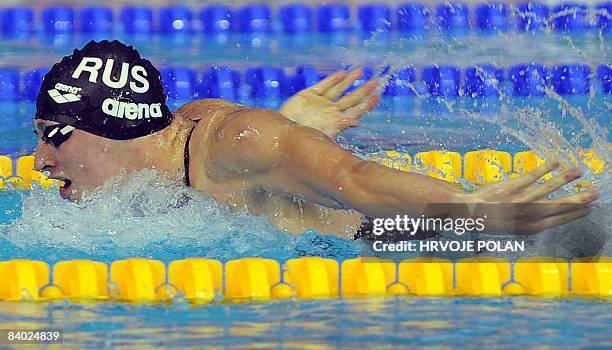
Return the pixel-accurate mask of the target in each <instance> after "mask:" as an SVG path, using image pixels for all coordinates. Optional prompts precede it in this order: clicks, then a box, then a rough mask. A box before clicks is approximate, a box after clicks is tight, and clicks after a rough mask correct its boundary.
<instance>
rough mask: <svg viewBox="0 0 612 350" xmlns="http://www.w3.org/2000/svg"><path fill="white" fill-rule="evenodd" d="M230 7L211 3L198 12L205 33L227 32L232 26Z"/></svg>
mask: <svg viewBox="0 0 612 350" xmlns="http://www.w3.org/2000/svg"><path fill="white" fill-rule="evenodd" d="M232 17H233V13H232V9H231V8H229V7H227V6H223V5H211V6H208V7H206V8H204V9H202V11H201V12H200V20H201V21H202V28H203V30H204V32H205V33H209V34H211V33H227V32H229V31H230V30H231V28H232Z"/></svg>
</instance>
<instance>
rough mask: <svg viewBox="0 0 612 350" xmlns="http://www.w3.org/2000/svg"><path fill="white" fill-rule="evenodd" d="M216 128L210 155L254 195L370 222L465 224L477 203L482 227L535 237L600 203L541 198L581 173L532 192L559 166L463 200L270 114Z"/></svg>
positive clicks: (452, 190)
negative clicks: (400, 218) (264, 192)
mask: <svg viewBox="0 0 612 350" xmlns="http://www.w3.org/2000/svg"><path fill="white" fill-rule="evenodd" d="M221 124H222V125H221V126H220V128H219V129H218V130H217V133H216V134H215V138H216V140H214V142H213V145H212V148H213V150H211V151H212V152H211V154H215V155H216V156H217V157H216V160H217V161H218V164H219V166H220V167H222V168H223V170H224V171H227V172H231V173H234V174H235V173H240V174H244V175H247V176H245V181H246V182H249V183H250V184H251V186H253V189H256V188H265V189H268V190H270V191H272V192H276V193H279V194H287V195H290V196H293V197H297V198H303V199H307V200H310V201H313V202H315V203H319V204H321V205H326V206H330V207H334V206H336V207H342V206H345V207H350V208H353V209H355V210H357V211H359V212H361V213H363V214H365V215H367V216H371V217H393V216H395V215H398V214H400V215H402V214H406V215H421V214H423V215H426V216H434V215H435V216H438V215H439V216H449V217H452V218H465V215H472V213H469V214H467V213H466V211H465V208H462V207H466V206H465V203H475V204H483V205H481V206H479V208H480V210H481V212H480V215H479V216H481V217H482V216H484V215H486V216H488V219H487V223H488V226H487V228H489V229H490V228H492V229H502V230H509V231H512V232H518V233H535V232H540V231H542V230H544V229H546V228H549V227H553V226H557V225H561V224H564V223H566V222H568V221H572V220H575V219H577V218H580V217H583V216H585V215H587V214H588V213H589V212H590V210H591V209H590V207H589V203H591V202H593V201H595V200H596V199H597V198H598V196H599V192H598V191H597V190H596V189H593V190H589V191H586V192H583V193H578V194H573V195H569V196H565V197H560V198H556V199H547V196H548V195H549V194H551V193H553V192H555V191H556V190H557V189H559V188H561V187H562V186H564V185H565V184H568V183H570V182H572V181H574V180H576V179H578V178H579V177H580V176H581V175H582V174H581V172H580V169H571V170H566V171H564V172H562V173H561V174H559V175H557V176H554V177H552V178H551V179H550V180H548V181H545V182H544V183H542V184H540V185H537V186H534V185H535V183H536V182H537V181H538V179H540V178H542V176H544V175H545V174H547V173H549V172H551V171H552V170H554V169H556V168H557V167H559V162H548V163H546V164H544V165H542V166H540V167H539V168H537V169H535V170H533V171H531V172H530V173H527V174H525V175H523V176H520V177H518V178H515V179H511V180H507V181H502V182H498V183H494V184H490V185H487V186H484V187H483V188H481V189H479V190H477V191H474V192H471V193H466V192H465V191H463V190H462V189H460V188H458V187H456V186H455V185H454V184H451V183H448V182H445V181H442V180H437V179H434V178H431V177H428V176H425V175H420V174H413V173H405V172H401V171H398V170H395V169H391V168H388V167H385V166H382V165H379V164H377V163H374V162H369V161H364V160H362V159H360V158H358V157H356V156H354V155H353V154H351V153H350V152H348V151H346V150H345V149H343V148H342V147H340V146H338V145H336V144H335V143H334V142H332V141H331V139H330V138H329V137H327V136H326V135H325V134H323V133H322V132H320V131H317V130H315V129H312V128H308V127H304V126H301V125H298V124H296V123H293V122H291V121H290V120H288V119H286V118H284V117H283V116H282V115H280V114H278V113H275V112H272V111H268V110H255V109H251V110H245V111H241V112H237V113H234V114H233V115H232V116H230V117H228V118H227V119H226V120H225V121H224V122H223V123H221ZM431 203H438V205H435V206H432V205H431ZM491 204H496V205H491ZM472 209H473V208H472Z"/></svg>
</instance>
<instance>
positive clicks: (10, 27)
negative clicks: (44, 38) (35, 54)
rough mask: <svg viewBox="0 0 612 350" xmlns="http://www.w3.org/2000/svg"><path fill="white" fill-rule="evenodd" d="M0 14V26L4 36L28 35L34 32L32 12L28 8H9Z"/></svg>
mask: <svg viewBox="0 0 612 350" xmlns="http://www.w3.org/2000/svg"><path fill="white" fill-rule="evenodd" d="M1 11H2V12H0V13H1V14H0V26H1V28H2V34H3V35H5V36H16V35H23V34H30V33H32V32H33V31H34V10H33V9H31V8H28V7H9V8H5V9H2V10H1Z"/></svg>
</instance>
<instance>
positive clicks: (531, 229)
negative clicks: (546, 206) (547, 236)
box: [517, 207, 591, 234]
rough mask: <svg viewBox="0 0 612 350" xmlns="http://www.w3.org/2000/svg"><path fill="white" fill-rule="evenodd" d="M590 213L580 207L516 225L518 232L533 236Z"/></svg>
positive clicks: (586, 208) (585, 208)
mask: <svg viewBox="0 0 612 350" xmlns="http://www.w3.org/2000/svg"><path fill="white" fill-rule="evenodd" d="M590 212H591V208H589V207H581V208H580V209H577V210H573V211H568V212H563V213H561V214H558V215H552V216H547V217H544V218H542V219H539V220H535V221H531V222H525V223H518V224H517V228H518V232H519V233H522V234H533V233H538V232H541V231H544V230H546V229H548V228H551V227H555V226H559V225H563V224H566V223H568V222H570V221H573V220H576V219H579V218H581V217H584V216H586V215H588V214H589V213H590Z"/></svg>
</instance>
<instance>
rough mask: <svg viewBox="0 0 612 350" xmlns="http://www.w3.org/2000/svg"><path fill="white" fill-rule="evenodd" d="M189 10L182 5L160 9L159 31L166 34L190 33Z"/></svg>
mask: <svg viewBox="0 0 612 350" xmlns="http://www.w3.org/2000/svg"><path fill="white" fill-rule="evenodd" d="M192 20H193V14H192V13H191V9H190V8H189V7H187V6H183V5H173V6H166V7H162V8H161V9H160V10H159V31H160V32H161V33H166V34H169V33H170V34H176V33H186V34H189V33H191V21H192Z"/></svg>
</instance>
